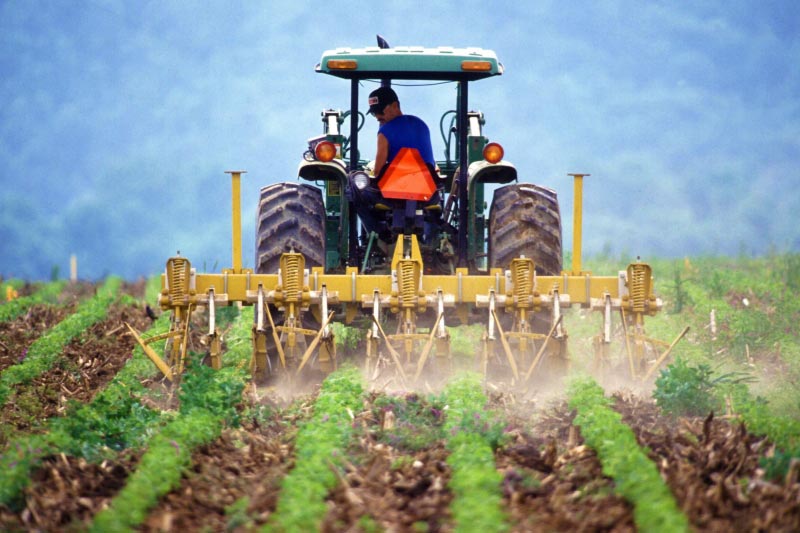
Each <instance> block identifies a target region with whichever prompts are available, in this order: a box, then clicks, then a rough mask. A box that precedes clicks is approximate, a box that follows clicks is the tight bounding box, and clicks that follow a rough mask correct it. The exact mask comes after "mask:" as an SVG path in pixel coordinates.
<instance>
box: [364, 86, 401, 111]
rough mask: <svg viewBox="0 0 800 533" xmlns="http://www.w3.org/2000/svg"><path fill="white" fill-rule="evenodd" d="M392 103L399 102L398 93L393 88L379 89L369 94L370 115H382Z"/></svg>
mask: <svg viewBox="0 0 800 533" xmlns="http://www.w3.org/2000/svg"><path fill="white" fill-rule="evenodd" d="M392 102H399V100H398V99H397V93H396V92H394V89H392V88H391V87H378V88H377V89H375V90H374V91H372V92H371V93H369V111H368V112H369V113H372V114H373V115H374V114H375V113H380V112H381V111H383V108H384V107H386V106H387V105H389V104H391V103H392Z"/></svg>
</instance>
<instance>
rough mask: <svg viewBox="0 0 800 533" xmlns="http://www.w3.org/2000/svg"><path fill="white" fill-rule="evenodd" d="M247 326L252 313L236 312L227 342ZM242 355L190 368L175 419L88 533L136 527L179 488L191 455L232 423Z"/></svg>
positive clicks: (152, 442)
mask: <svg viewBox="0 0 800 533" xmlns="http://www.w3.org/2000/svg"><path fill="white" fill-rule="evenodd" d="M250 323H252V311H251V312H250V313H249V314H245V313H242V314H240V315H239V318H238V319H237V320H236V322H235V324H234V327H233V328H232V330H231V341H232V342H233V344H234V345H239V344H241V343H240V342H239V341H240V340H241V335H242V334H243V332H245V331H248V324H250ZM242 354H243V350H241V349H239V350H232V351H231V353H230V354H229V355H231V356H232V357H230V358H229V359H230V360H229V361H228V363H229V364H228V365H226V366H225V367H223V368H222V369H221V370H219V371H214V370H212V369H210V368H209V367H206V366H203V365H200V364H193V365H191V366H189V368H188V370H187V372H186V374H185V375H184V376H183V381H182V383H181V394H180V400H181V407H180V414H179V416H177V417H176V418H175V420H173V421H171V422H170V423H169V424H167V425H166V426H164V428H163V430H162V431H161V432H160V433H159V434H158V435H156V436H155V437H154V438H152V439H151V440H150V443H149V446H148V450H147V452H146V453H145V454H144V456H143V457H142V460H141V462H140V464H139V466H138V467H137V469H136V471H135V472H134V473H133V475H132V476H131V477H130V479H129V480H128V483H127V484H126V485H125V487H124V488H123V489H122V491H121V492H120V493H119V494H118V495H117V496H116V497H115V498H114V499H113V500H112V502H111V506H110V507H109V508H107V509H105V510H103V511H102V512H100V513H99V514H98V515H97V516H96V517H95V520H94V523H93V524H92V531H122V530H128V529H132V528H134V527H136V526H138V525H139V524H141V523H142V522H143V521H144V519H145V518H146V516H147V512H148V510H149V509H150V508H151V507H152V506H153V505H155V504H156V503H157V502H158V499H159V498H160V497H161V496H163V495H164V494H166V493H168V492H169V491H171V490H173V489H174V488H176V487H177V486H178V484H179V483H180V479H181V476H182V475H183V472H184V471H185V470H186V468H188V467H189V466H190V464H191V454H192V451H193V450H194V449H195V448H196V447H198V446H200V445H202V444H206V443H208V442H211V441H212V440H214V439H216V438H217V437H219V435H220V433H221V431H222V427H223V424H225V423H227V424H232V423H236V422H237V421H238V416H239V415H238V411H237V410H236V405H237V404H238V403H239V402H240V401H241V394H242V390H243V388H244V380H245V379H246V368H245V365H241V364H239V363H241V362H242V361H241V359H242Z"/></svg>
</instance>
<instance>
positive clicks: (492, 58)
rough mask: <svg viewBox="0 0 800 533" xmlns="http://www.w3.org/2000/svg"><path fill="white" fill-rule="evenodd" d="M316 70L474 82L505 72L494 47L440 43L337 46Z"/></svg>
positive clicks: (350, 75) (356, 75) (343, 74)
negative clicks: (429, 46) (489, 48)
mask: <svg viewBox="0 0 800 533" xmlns="http://www.w3.org/2000/svg"><path fill="white" fill-rule="evenodd" d="M316 71H317V72H322V73H324V74H330V75H332V76H338V77H340V78H345V79H350V80H353V79H356V80H363V79H376V78H380V79H405V80H456V81H473V80H479V79H483V78H488V77H490V76H499V75H501V74H502V73H503V64H502V63H500V62H499V61H498V60H497V55H496V54H495V53H494V52H493V51H491V50H484V49H482V48H452V47H447V46H440V47H437V48H424V47H422V46H397V47H394V48H380V47H377V46H374V47H367V48H337V49H336V50H326V51H325V52H323V53H322V59H321V60H320V62H319V64H318V65H317V67H316Z"/></svg>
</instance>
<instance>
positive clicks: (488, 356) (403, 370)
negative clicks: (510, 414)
mask: <svg viewBox="0 0 800 533" xmlns="http://www.w3.org/2000/svg"><path fill="white" fill-rule="evenodd" d="M234 191H235V188H234ZM576 209H577V210H579V209H580V205H579V203H576ZM237 210H238V205H236V203H235V204H234V211H237ZM236 219H237V217H236V216H234V220H236ZM239 232H240V230H239V228H238V227H236V226H235V227H234V235H233V237H234V240H235V239H238V238H240V233H239ZM577 234H578V235H577V237H576V238H577V239H579V238H580V231H579V230H578V231H577ZM576 248H577V247H574V249H573V253H576V252H577V254H578V255H577V256H574V257H575V258H576V260H575V261H574V262H573V263H574V264H575V265H576V266H577V267H578V268H579V267H580V255H579V254H580V250H579V248H577V249H576ZM235 253H236V250H235V249H234V254H235ZM233 262H234V264H235V265H237V266H236V267H234V268H231V269H225V270H224V271H223V272H222V273H210V274H208V273H202V274H200V273H197V272H196V270H195V269H194V268H193V267H192V266H191V263H190V261H189V260H188V259H187V258H185V257H181V256H176V257H172V258H170V259H169V260H168V261H167V265H166V270H165V273H164V275H163V276H162V281H163V286H162V291H161V295H160V299H159V304H160V306H161V308H162V309H163V310H165V311H168V312H170V313H171V317H172V318H171V322H170V324H171V326H170V331H169V332H167V333H165V334H163V335H160V336H157V337H153V338H150V339H142V338H141V337H140V336H139V335H138V333H136V332H133V333H134V336H135V338H136V340H137V341H138V342H139V344H140V345H141V346H142V347H143V349H144V350H145V353H146V354H147V355H148V357H150V358H151V359H152V360H153V361H154V363H155V364H156V365H157V366H158V368H159V369H160V370H161V371H162V372H163V373H164V375H165V376H166V377H167V378H168V379H170V380H172V379H174V377H175V376H176V375H180V373H181V372H182V371H183V369H184V367H185V365H186V361H187V340H188V336H189V331H190V322H191V321H192V319H193V315H194V316H195V318H197V315H199V314H201V313H200V312H199V311H197V310H205V313H202V314H204V315H205V316H206V319H207V323H208V330H207V333H206V334H205V337H206V339H207V340H206V342H205V344H206V345H207V346H208V352H209V355H210V361H211V365H212V366H213V367H215V368H219V367H220V366H221V358H222V354H221V347H220V333H219V331H218V330H217V328H216V325H215V324H216V320H215V312H216V308H217V307H218V306H228V305H233V304H237V303H238V304H241V305H253V306H255V310H254V317H255V318H254V324H253V330H252V331H253V334H252V344H253V356H252V360H251V370H252V372H253V375H254V377H256V378H262V377H265V376H268V375H271V374H282V375H287V376H292V375H298V374H300V373H301V372H302V371H303V370H304V369H306V368H308V367H309V366H312V365H313V367H314V368H315V369H317V370H319V371H322V372H325V373H327V372H330V371H332V370H334V369H335V368H336V366H337V354H336V345H335V342H334V334H333V329H332V328H331V323H332V322H333V321H334V320H335V321H341V322H344V323H346V324H351V323H353V322H354V321H355V320H356V319H357V318H359V317H362V318H367V319H368V327H367V331H366V358H365V362H364V365H365V369H366V371H367V373H368V375H369V376H371V377H373V378H377V377H378V376H380V375H382V374H385V373H386V372H390V373H391V374H392V375H393V376H395V377H396V378H397V379H398V380H400V381H401V382H405V381H409V380H413V379H421V378H425V377H427V375H428V370H429V369H436V370H437V371H439V372H445V373H446V372H447V371H448V369H449V368H450V366H451V364H452V361H451V355H450V337H449V334H448V329H447V327H448V326H456V325H460V324H469V323H476V322H482V323H483V324H484V325H485V333H484V335H483V346H482V347H479V350H478V353H480V354H481V355H480V360H479V361H478V365H479V367H480V368H481V369H482V370H483V372H484V373H487V374H488V373H490V372H491V368H492V367H495V366H499V367H502V368H504V369H505V372H506V374H507V375H509V376H510V379H511V380H512V382H515V383H520V384H522V383H526V382H529V381H530V380H531V379H532V378H533V377H534V376H536V374H537V372H539V370H540V368H541V367H542V366H543V363H544V361H545V360H548V359H549V360H550V363H551V365H556V366H560V367H562V369H563V367H564V366H565V365H566V364H567V337H568V335H567V330H566V327H565V326H564V323H563V319H564V311H565V310H566V309H568V308H570V307H573V306H580V307H581V308H584V309H588V310H591V311H594V312H598V313H600V314H601V315H602V317H603V321H602V329H601V331H600V333H599V334H598V335H597V336H596V337H595V348H596V357H597V364H598V365H599V366H607V365H608V364H609V363H610V357H611V355H610V354H611V351H610V346H611V344H612V342H613V341H614V340H615V339H614V337H615V335H614V330H615V328H614V326H613V325H612V321H613V317H614V315H619V317H620V318H621V320H620V326H621V329H622V331H623V332H624V333H623V342H624V345H625V349H626V353H627V357H628V366H629V371H630V373H631V375H632V376H634V377H639V378H646V377H649V376H650V375H651V373H652V371H653V369H654V368H656V366H657V365H656V366H652V367H651V368H650V369H649V370H648V368H647V366H648V360H647V357H648V356H649V354H651V352H653V350H654V346H656V345H661V344H664V345H667V344H666V343H661V342H660V341H657V340H655V339H652V338H650V337H648V336H647V335H646V333H645V328H644V321H645V317H647V316H652V315H654V314H655V313H657V312H658V311H659V310H660V309H661V306H662V303H661V300H660V299H659V298H657V297H656V296H655V294H654V292H653V277H652V269H651V268H650V266H649V265H647V264H645V263H642V262H636V263H633V264H631V265H629V266H628V268H627V269H626V270H624V271H621V272H619V273H618V275H617V276H595V275H593V274H591V273H590V272H581V271H576V272H563V273H562V274H561V275H559V276H540V275H537V274H536V269H535V264H534V262H533V260H531V259H530V258H525V257H519V258H515V259H513V260H512V261H511V263H510V264H509V265H508V268H507V269H500V268H496V269H490V270H489V271H488V272H487V273H485V274H470V273H469V271H468V269H466V268H456V269H455V271H454V273H453V274H452V275H430V274H425V265H424V262H423V258H422V255H421V253H420V249H419V244H418V241H417V237H416V236H415V235H405V236H402V237H401V238H400V239H398V241H397V243H396V246H395V249H394V252H393V255H392V261H391V269H390V273H388V274H385V275H378V274H369V275H365V274H362V273H360V272H359V269H358V268H357V267H348V268H347V269H346V270H345V272H343V273H339V274H331V273H326V272H325V271H324V269H323V268H322V267H312V268H306V266H305V258H304V256H303V255H302V254H300V253H296V252H287V253H284V254H283V255H282V256H281V258H280V267H279V270H278V272H275V273H272V274H255V273H253V272H252V271H251V270H249V269H243V268H241V266H240V265H241V263H240V259H239V260H237V259H234V261H233ZM276 314H279V315H280V316H281V317H282V320H281V321H280V322H278V321H277V320H276V316H275V315H276ZM360 322H363V320H360ZM387 324H392V325H393V326H394V328H393V329H392V330H391V331H389V332H387V331H385V329H384V327H385V325H387ZM684 333H685V332H684ZM682 335H683V334H682ZM682 335H681V336H682ZM679 338H680V337H679ZM159 340H166V341H167V349H166V352H165V353H167V354H168V355H167V357H168V360H167V361H164V360H163V359H162V358H161V357H160V356H159V355H158V354H157V353H156V352H155V351H154V350H153V349H152V348H151V347H150V346H149V345H150V344H151V343H153V342H154V341H159ZM675 342H677V339H676V341H675ZM675 342H673V343H672V345H667V346H670V347H669V349H668V350H667V351H666V352H665V353H664V354H662V355H661V357H659V358H658V363H659V364H660V362H661V361H663V359H664V358H665V357H666V356H667V355H668V353H669V351H670V350H671V348H672V346H674V344H675Z"/></svg>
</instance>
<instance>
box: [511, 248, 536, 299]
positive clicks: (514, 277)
mask: <svg viewBox="0 0 800 533" xmlns="http://www.w3.org/2000/svg"><path fill="white" fill-rule="evenodd" d="M533 268H534V265H533V259H530V258H527V257H518V258H516V259H512V260H511V282H512V283H513V284H514V292H513V296H514V300H515V301H516V302H517V306H518V307H521V308H529V307H530V306H531V298H532V295H533Z"/></svg>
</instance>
